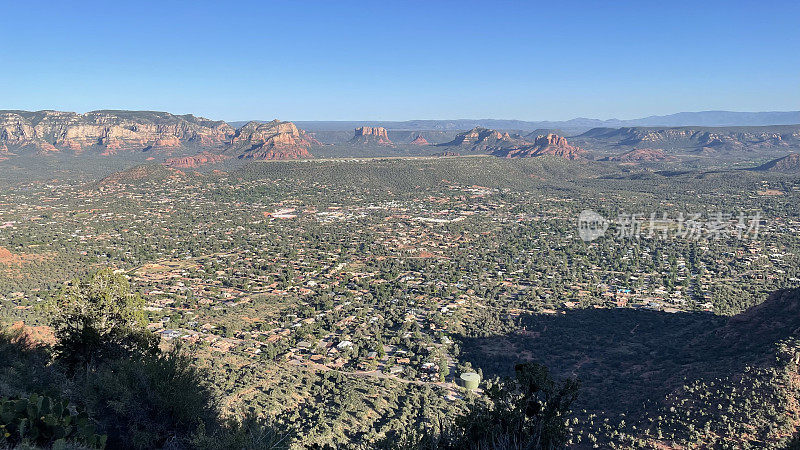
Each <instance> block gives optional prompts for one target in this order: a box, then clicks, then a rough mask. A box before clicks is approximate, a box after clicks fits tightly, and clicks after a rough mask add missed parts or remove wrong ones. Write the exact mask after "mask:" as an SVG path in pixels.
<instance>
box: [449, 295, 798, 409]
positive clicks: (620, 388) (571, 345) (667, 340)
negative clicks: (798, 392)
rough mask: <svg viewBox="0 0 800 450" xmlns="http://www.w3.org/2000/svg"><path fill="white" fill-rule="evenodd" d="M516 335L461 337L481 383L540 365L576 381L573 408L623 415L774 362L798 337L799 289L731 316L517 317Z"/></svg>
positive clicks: (620, 312) (612, 312) (582, 313)
mask: <svg viewBox="0 0 800 450" xmlns="http://www.w3.org/2000/svg"><path fill="white" fill-rule="evenodd" d="M520 320H521V325H522V327H524V328H523V330H522V331H520V332H516V333H511V334H507V335H502V336H493V337H486V338H469V337H463V338H461V340H460V341H461V342H460V343H461V349H462V356H463V358H464V359H466V360H467V361H470V362H471V363H472V365H473V367H476V368H477V367H479V368H481V370H482V371H483V373H484V377H485V378H486V377H491V376H494V375H498V376H507V375H511V371H513V367H514V364H515V363H518V362H522V361H534V362H538V363H541V364H544V365H546V366H547V367H549V368H550V370H551V371H552V372H553V373H554V375H556V376H557V377H577V378H578V379H580V380H581V382H582V388H581V391H582V392H581V396H580V399H579V401H578V405H577V406H578V408H586V409H589V410H593V409H596V410H601V409H602V410H606V411H609V410H610V411H616V412H628V411H631V410H634V409H638V408H639V407H641V406H642V405H643V404H644V403H646V402H651V401H655V400H657V399H664V398H665V396H667V395H668V394H670V393H673V392H674V391H675V390H676V389H679V388H680V387H682V386H683V385H684V384H686V383H687V380H711V379H714V378H715V377H722V376H730V375H732V374H737V373H741V372H742V371H744V370H746V368H747V367H752V366H763V365H766V364H771V363H772V362H774V359H775V358H774V355H775V347H776V344H777V343H778V342H779V341H781V340H783V339H786V338H788V337H791V336H795V337H796V336H798V335H799V334H798V333H799V331H800V290H794V291H779V292H777V293H775V294H773V295H772V296H770V298H769V299H768V300H767V301H765V302H764V303H763V304H762V305H759V306H756V307H753V308H751V309H750V310H748V311H746V312H744V313H742V314H740V315H738V316H734V317H723V316H714V315H712V314H708V313H664V312H659V311H649V310H634V309H584V310H574V311H568V312H566V313H564V314H542V315H530V316H526V317H522V318H521V319H520Z"/></svg>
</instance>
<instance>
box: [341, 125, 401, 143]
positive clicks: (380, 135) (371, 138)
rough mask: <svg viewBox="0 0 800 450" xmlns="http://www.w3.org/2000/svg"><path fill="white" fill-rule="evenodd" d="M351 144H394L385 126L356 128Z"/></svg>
mask: <svg viewBox="0 0 800 450" xmlns="http://www.w3.org/2000/svg"><path fill="white" fill-rule="evenodd" d="M350 143H351V144H372V145H394V144H393V143H392V141H391V140H389V134H388V133H387V132H386V128H383V127H359V128H356V129H355V133H354V136H353V139H350Z"/></svg>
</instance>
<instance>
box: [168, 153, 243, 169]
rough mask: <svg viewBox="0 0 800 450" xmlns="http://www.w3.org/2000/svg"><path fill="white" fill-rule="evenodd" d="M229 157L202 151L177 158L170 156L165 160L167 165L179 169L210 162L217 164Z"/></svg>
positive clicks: (191, 167)
mask: <svg viewBox="0 0 800 450" xmlns="http://www.w3.org/2000/svg"><path fill="white" fill-rule="evenodd" d="M226 159H228V156H226V155H219V154H216V153H211V152H208V151H206V152H201V153H198V154H196V155H193V156H182V157H177V158H169V159H167V160H166V161H164V163H163V164H164V165H165V166H167V167H175V168H179V169H193V168H195V167H200V166H205V165H208V164H216V163H218V162H222V161H224V160H226Z"/></svg>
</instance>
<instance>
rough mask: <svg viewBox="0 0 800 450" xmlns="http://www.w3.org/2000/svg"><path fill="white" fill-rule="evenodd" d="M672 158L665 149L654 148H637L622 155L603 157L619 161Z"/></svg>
mask: <svg viewBox="0 0 800 450" xmlns="http://www.w3.org/2000/svg"><path fill="white" fill-rule="evenodd" d="M669 159H672V157H670V156H668V155H667V154H666V153H665V152H664V150H659V149H652V148H637V149H634V150H631V151H629V152H625V153H623V154H621V155H616V156H609V157H607V158H603V159H602V161H619V162H656V161H666V160H669Z"/></svg>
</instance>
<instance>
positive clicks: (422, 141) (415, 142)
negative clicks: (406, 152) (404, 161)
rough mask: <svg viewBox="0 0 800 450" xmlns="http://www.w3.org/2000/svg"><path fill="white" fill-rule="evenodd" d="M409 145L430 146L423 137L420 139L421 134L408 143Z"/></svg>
mask: <svg viewBox="0 0 800 450" xmlns="http://www.w3.org/2000/svg"><path fill="white" fill-rule="evenodd" d="M410 144H411V145H431V143H430V142H428V140H427V139H425V138H424V137H422V135H421V134H420V135H418V136H417V137H416V138H414V140H413V141H411V142H410Z"/></svg>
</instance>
